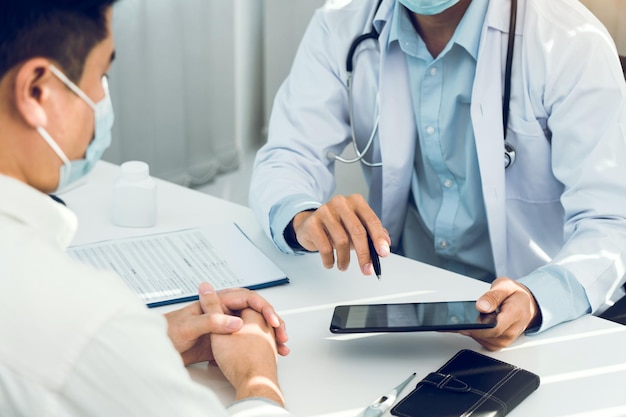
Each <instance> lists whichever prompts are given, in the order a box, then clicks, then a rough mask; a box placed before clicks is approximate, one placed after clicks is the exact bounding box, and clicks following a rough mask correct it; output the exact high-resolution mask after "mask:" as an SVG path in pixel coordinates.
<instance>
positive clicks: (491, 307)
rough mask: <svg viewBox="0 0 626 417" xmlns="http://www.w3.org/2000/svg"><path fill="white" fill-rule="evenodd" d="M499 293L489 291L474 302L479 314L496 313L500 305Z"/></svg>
mask: <svg viewBox="0 0 626 417" xmlns="http://www.w3.org/2000/svg"><path fill="white" fill-rule="evenodd" d="M500 294H501V293H500V291H497V290H489V291H487V292H486V293H485V294H483V295H482V296H481V297H480V298H479V299H478V300H477V301H476V309H477V310H478V311H480V312H481V313H492V312H494V311H496V309H497V308H498V306H499V305H500V303H501V302H502V301H504V300H501V299H500Z"/></svg>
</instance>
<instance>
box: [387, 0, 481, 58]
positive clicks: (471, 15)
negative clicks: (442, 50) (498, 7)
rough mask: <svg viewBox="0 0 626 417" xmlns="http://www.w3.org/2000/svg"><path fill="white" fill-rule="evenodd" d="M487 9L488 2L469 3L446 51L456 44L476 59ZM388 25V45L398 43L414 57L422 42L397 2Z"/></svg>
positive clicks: (479, 0) (478, 0)
mask: <svg viewBox="0 0 626 417" xmlns="http://www.w3.org/2000/svg"><path fill="white" fill-rule="evenodd" d="M488 7H489V1H488V0H473V1H472V2H471V3H470V5H469V7H468V8H467V11H466V12H465V15H464V16H463V19H461V22H459V25H458V27H457V29H456V31H455V32H454V35H453V36H452V39H451V40H450V42H449V44H448V47H446V50H448V49H449V46H450V45H452V44H457V45H459V46H461V47H462V48H463V49H465V50H466V51H467V52H468V53H469V54H470V55H471V56H472V57H473V58H474V60H476V59H477V57H478V47H479V45H480V35H481V33H482V27H483V24H484V22H485V16H486V15H487V8H488ZM389 24H390V28H389V44H391V43H392V42H395V41H397V42H400V44H401V47H402V48H403V49H405V48H406V49H405V51H406V52H409V53H412V54H414V55H416V54H417V53H416V51H417V50H418V47H417V45H418V44H419V43H422V40H421V39H420V38H419V35H418V34H417V32H416V31H415V28H414V27H413V24H412V23H411V19H410V18H409V16H408V14H407V12H406V10H405V8H404V6H402V4H400V2H399V1H396V2H395V6H394V10H393V15H392V18H391V21H390V22H389Z"/></svg>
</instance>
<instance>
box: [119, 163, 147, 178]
mask: <svg viewBox="0 0 626 417" xmlns="http://www.w3.org/2000/svg"><path fill="white" fill-rule="evenodd" d="M149 175H150V166H149V165H148V164H146V163H145V162H142V161H128V162H124V163H123V164H122V176H123V177H124V178H125V179H127V180H129V181H139V180H143V179H145V178H148V176H149Z"/></svg>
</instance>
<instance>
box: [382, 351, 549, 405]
mask: <svg viewBox="0 0 626 417" xmlns="http://www.w3.org/2000/svg"><path fill="white" fill-rule="evenodd" d="M538 387H539V376H537V375H535V374H533V373H532V372H528V371H526V370H524V369H521V368H518V367H517V366H514V365H511V364H509V363H506V362H502V361H499V360H497V359H493V358H490V357H489V356H485V355H483V354H480V353H478V352H474V351H473V350H468V349H464V350H461V351H459V352H458V353H457V354H456V355H454V357H453V358H452V359H450V360H449V361H448V362H447V363H446V364H445V365H443V366H442V367H441V368H439V370H437V371H436V372H431V373H430V374H428V375H427V376H426V377H425V378H424V379H422V380H421V381H420V382H419V383H418V384H417V386H416V387H415V389H414V390H413V391H412V392H411V393H409V394H408V395H407V396H406V397H404V398H403V399H402V400H400V401H399V402H398V403H397V404H396V405H395V406H394V408H392V409H391V414H393V415H395V416H399V417H455V416H463V417H469V416H472V417H496V416H497V417H500V416H505V415H506V414H508V413H509V411H511V410H512V409H513V408H515V407H516V406H517V405H518V404H519V403H520V402H522V400H524V399H525V398H526V397H528V396H529V395H530V394H531V393H532V392H533V391H535V390H536V389H537V388H538Z"/></svg>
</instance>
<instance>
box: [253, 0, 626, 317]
mask: <svg viewBox="0 0 626 417" xmlns="http://www.w3.org/2000/svg"><path fill="white" fill-rule="evenodd" d="M475 1H480V0H475ZM334 3H338V2H334ZM375 3H376V0H353V1H351V2H343V3H342V4H341V5H339V6H332V4H333V2H329V5H327V6H326V7H325V8H321V9H320V10H318V11H317V12H316V14H315V16H314V17H313V20H312V22H311V24H310V26H309V28H308V30H307V32H306V34H305V36H304V39H303V41H302V44H301V46H300V48H299V50H298V53H297V56H296V59H295V62H294V64H293V67H292V70H291V73H290V74H289V77H288V78H287V80H286V81H285V83H284V84H283V85H282V87H281V89H280V91H279V92H278V94H277V97H276V101H275V104H274V109H273V112H272V117H271V121H270V130H269V140H268V143H267V144H266V145H265V146H264V147H263V148H262V149H261V150H260V152H259V154H258V156H257V159H256V162H255V170H254V174H253V178H252V184H251V196H250V197H251V198H250V203H251V207H252V208H253V210H254V211H255V212H256V214H257V216H258V218H259V219H260V221H261V222H262V224H263V225H264V227H265V230H266V232H267V233H268V235H269V236H270V237H272V238H273V239H274V241H275V242H276V243H277V244H278V245H279V247H281V248H282V249H283V250H284V245H281V244H280V242H281V240H282V229H281V230H270V216H273V215H275V213H276V212H278V211H280V210H281V209H284V208H281V207H280V202H281V200H283V199H284V198H286V197H287V196H288V195H290V194H292V195H293V194H300V195H302V201H301V202H300V204H298V205H297V206H298V207H297V209H296V208H295V207H294V208H292V210H293V212H294V213H293V214H295V213H296V212H297V211H301V210H302V207H305V206H306V205H307V204H308V203H307V202H309V203H310V202H313V201H315V202H317V203H316V204H319V203H323V202H325V201H326V200H327V199H328V198H329V197H330V196H331V194H332V192H333V189H334V179H333V167H334V161H332V160H329V158H328V157H327V153H328V151H332V152H334V153H335V154H341V152H342V150H343V149H344V148H345V147H346V146H347V145H349V144H350V139H349V138H350V135H349V124H348V110H347V109H348V106H347V102H348V98H347V89H346V64H345V61H346V53H347V51H348V47H349V45H350V44H351V42H352V41H353V39H354V37H355V36H357V35H358V34H361V33H365V32H367V31H369V28H370V26H371V22H372V16H371V15H372V13H373V10H374V7H375ZM393 5H394V0H383V2H382V4H381V6H380V9H379V10H378V12H377V13H376V17H375V19H374V20H375V21H376V25H377V27H378V28H379V30H381V33H380V38H379V40H378V45H377V44H376V41H372V40H369V41H366V42H365V43H364V44H363V46H362V47H361V48H359V50H362V51H361V52H357V58H355V69H354V94H355V99H354V102H355V109H354V116H355V118H356V121H355V130H356V134H357V138H358V142H359V149H363V147H364V146H365V142H366V141H367V138H368V136H369V133H370V131H371V129H372V125H373V120H374V118H375V114H376V112H377V109H378V110H379V112H380V126H379V132H378V133H379V138H380V139H378V138H377V139H376V140H375V142H374V145H373V147H374V150H373V153H374V155H368V160H374V161H378V160H382V162H383V167H382V168H367V167H364V173H365V176H366V179H367V180H368V182H369V187H370V188H369V193H370V194H369V200H370V204H371V206H372V207H373V208H374V210H375V211H376V212H377V213H378V215H379V216H380V217H381V219H382V222H383V224H384V226H385V227H386V228H387V229H388V230H389V233H390V235H391V239H392V243H393V242H396V243H397V242H399V241H400V239H399V237H400V234H401V232H402V228H403V223H404V219H405V213H406V209H407V201H408V197H409V192H410V180H411V175H412V173H413V163H414V155H415V145H416V141H415V138H416V127H415V120H414V116H413V113H412V112H413V107H412V104H411V97H410V93H409V82H408V74H407V70H406V63H405V57H404V54H403V52H402V51H401V50H400V48H399V47H398V45H397V44H396V45H395V47H391V48H387V42H388V32H389V26H390V25H383V23H384V22H385V21H386V20H388V19H389V18H390V17H391V15H392V10H393ZM518 6H519V13H518V21H517V29H516V45H515V54H514V61H513V77H512V99H511V113H510V118H509V123H508V140H509V141H510V142H511V143H512V144H513V145H514V146H515V148H516V150H517V160H516V162H515V164H514V165H513V166H512V167H511V168H509V170H507V171H506V172H505V170H504V166H503V131H502V90H503V87H502V86H503V83H504V81H503V78H504V61H505V56H506V46H507V39H508V26H509V7H510V3H509V2H508V1H502V0H498V1H491V2H489V9H488V12H487V16H486V19H485V24H484V27H483V33H482V36H481V43H480V49H479V53H478V62H477V67H476V77H475V81H474V89H473V95H472V104H471V116H472V123H473V127H474V133H475V138H476V148H477V153H478V160H479V166H480V173H481V179H482V189H483V195H484V201H485V207H486V212H487V219H488V224H489V235H490V239H491V242H492V251H493V259H494V262H495V269H496V273H497V275H498V276H509V277H512V278H521V277H524V276H525V275H527V274H529V273H531V272H532V271H533V270H535V269H536V268H538V267H541V266H542V265H545V264H549V263H554V264H558V265H561V266H563V267H564V268H566V269H567V270H568V271H569V272H571V273H572V274H574V276H575V277H576V278H577V279H578V280H579V281H580V282H581V283H582V285H583V286H584V288H585V291H586V294H587V297H588V300H589V303H590V304H591V307H592V309H593V310H594V311H599V310H602V309H604V308H605V307H606V302H607V300H608V299H609V298H610V297H611V296H615V295H616V294H617V293H615V291H616V289H617V288H618V287H619V286H620V284H621V283H622V282H623V275H624V268H625V265H626V263H625V261H626V256H625V249H626V163H625V162H624V158H626V87H625V83H624V79H623V75H622V72H621V70H620V67H619V62H618V59H617V53H616V51H615V47H614V44H613V42H612V40H611V38H610V36H609V35H608V33H607V32H606V30H605V29H604V27H603V26H602V25H601V24H600V23H599V22H598V21H597V20H596V19H595V18H594V17H593V15H591V13H590V12H588V11H587V10H586V9H585V8H584V7H583V6H582V5H580V4H579V3H578V2H575V1H571V0H550V1H546V0H521V1H519V2H518ZM381 26H382V29H381ZM364 49H365V50H364ZM379 86H380V88H379ZM377 93H378V97H379V100H380V105H377V104H376V100H377ZM305 196H306V197H307V198H305ZM311 207H315V205H313V204H311ZM285 226H286V224H285Z"/></svg>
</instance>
